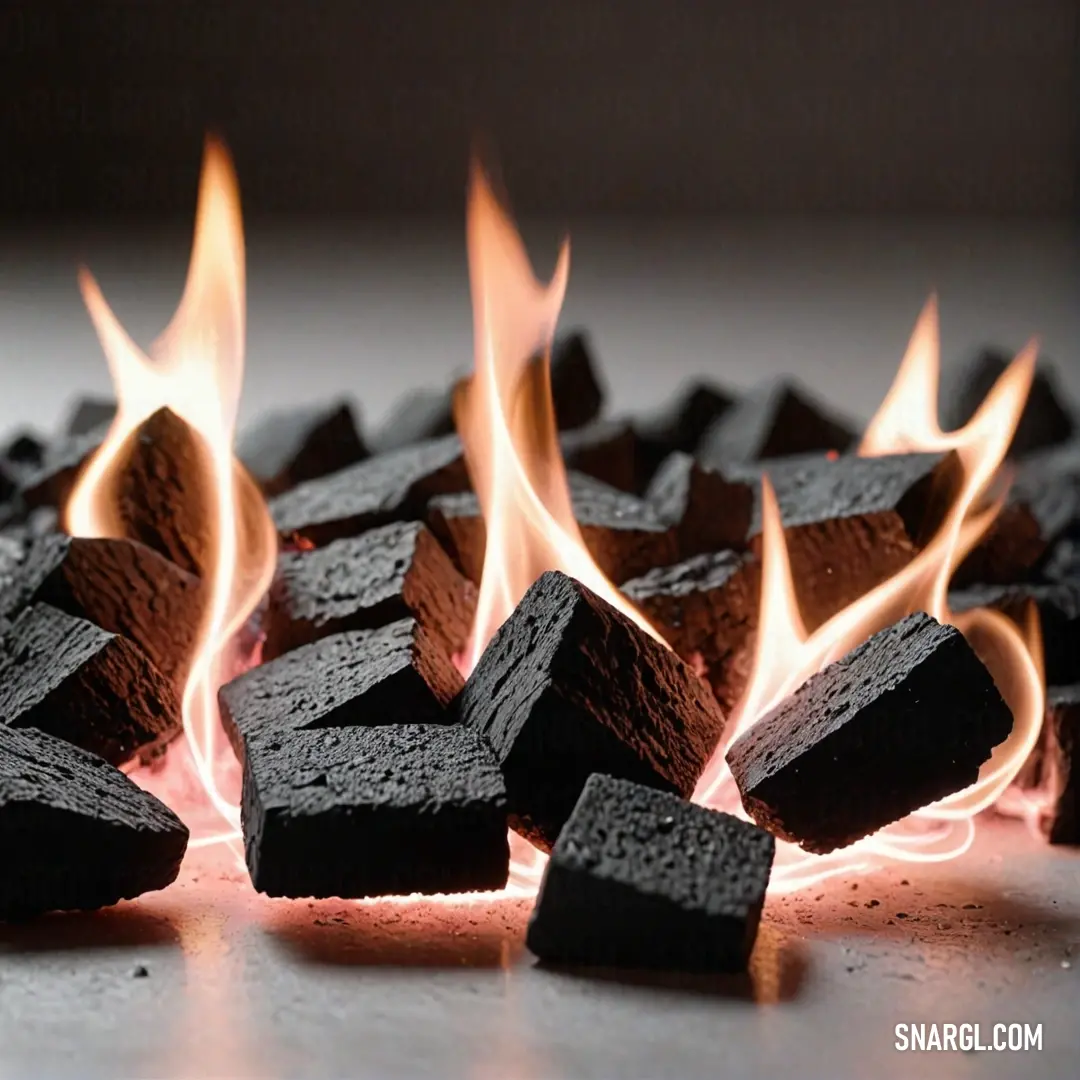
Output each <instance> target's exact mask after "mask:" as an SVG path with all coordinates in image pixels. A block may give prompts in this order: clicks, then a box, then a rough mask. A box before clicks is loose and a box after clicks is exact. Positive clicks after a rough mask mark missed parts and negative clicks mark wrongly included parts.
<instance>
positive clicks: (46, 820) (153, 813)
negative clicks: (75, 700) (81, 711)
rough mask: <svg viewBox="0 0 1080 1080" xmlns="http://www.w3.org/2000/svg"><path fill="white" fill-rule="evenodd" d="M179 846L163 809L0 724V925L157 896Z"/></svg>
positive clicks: (80, 757)
mask: <svg viewBox="0 0 1080 1080" xmlns="http://www.w3.org/2000/svg"><path fill="white" fill-rule="evenodd" d="M187 841H188V830H187V828H186V826H185V825H184V824H183V823H182V822H181V821H180V819H179V818H178V817H177V816H176V815H175V814H174V813H173V812H172V811H171V810H170V809H169V808H168V807H167V806H165V805H164V803H161V802H159V801H158V800H157V799H156V798H154V796H153V795H151V794H150V793H149V792H146V791H143V790H142V789H141V788H140V787H138V786H137V785H136V784H135V783H133V782H132V781H131V780H129V779H128V778H127V777H126V776H125V775H124V774H123V773H122V772H120V770H119V769H116V768H114V767H113V766H112V765H110V764H108V763H107V762H106V761H104V760H103V759H102V758H100V757H97V756H96V755H94V754H90V753H87V752H86V751H85V750H81V749H79V748H78V747H76V746H72V745H71V744H70V743H69V742H66V741H65V740H63V739H57V738H53V737H52V736H51V735H47V734H45V733H44V732H42V731H38V730H36V729H34V728H25V729H17V728H10V727H7V726H5V725H3V724H0V860H2V861H3V867H4V873H3V874H2V875H0V920H5V919H25V918H29V917H31V916H34V915H40V914H42V913H44V912H47V911H71V910H89V909H93V908H99V907H105V906H107V905H109V904H115V903H117V902H118V901H119V900H125V899H128V900H130V899H133V898H134V897H136V896H140V895H141V894H142V893H145V892H150V891H151V890H153V889H163V888H165V886H166V885H168V884H170V883H171V882H172V881H173V880H174V879H175V878H176V875H177V872H178V871H179V869H180V862H181V860H182V859H183V857H184V852H185V850H186V848H187Z"/></svg>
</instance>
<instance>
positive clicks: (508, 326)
mask: <svg viewBox="0 0 1080 1080" xmlns="http://www.w3.org/2000/svg"><path fill="white" fill-rule="evenodd" d="M467 237H468V252H469V277H470V282H471V286H472V298H473V332H474V336H475V351H476V359H475V373H474V375H473V377H472V378H471V379H470V380H469V381H468V383H466V384H464V385H463V386H462V387H461V388H460V390H459V393H458V395H457V399H456V401H455V419H456V421H457V427H458V431H459V432H460V433H461V440H462V444H463V446H464V450H465V458H466V461H467V462H468V466H469V474H470V476H471V477H472V481H473V487H474V489H475V490H476V493H477V497H478V499H479V501H480V509H481V512H482V513H483V516H484V522H485V525H486V529H487V545H486V548H485V551H484V568H483V575H482V578H481V582H480V595H479V599H478V601H477V607H476V619H475V622H474V624H473V630H472V634H471V636H470V641H469V646H468V655H467V657H466V659H465V663H464V666H465V668H466V669H467V670H468V671H471V670H472V669H473V668H474V667H475V666H476V662H477V661H478V660H479V659H480V654H481V653H482V652H483V651H484V648H485V647H486V646H487V643H488V642H489V641H490V640H491V638H492V636H493V635H494V633H495V631H496V630H498V628H499V627H500V626H501V625H502V623H503V622H504V621H505V620H506V619H507V617H508V616H509V615H510V613H511V612H512V611H513V610H514V608H515V607H516V606H517V603H518V601H519V600H520V599H521V597H522V596H523V595H524V594H525V592H526V591H527V590H528V588H529V586H531V585H532V583H533V582H534V581H535V580H536V579H537V578H538V577H539V576H540V575H541V574H542V573H544V572H545V571H546V570H562V571H564V572H565V573H567V574H569V575H571V576H572V577H575V578H577V580H578V581H580V582H582V583H583V584H584V585H586V586H588V587H589V588H590V589H592V590H593V592H595V593H597V594H598V595H599V596H602V597H603V598H604V599H605V600H607V601H608V603H610V604H613V605H614V606H615V607H616V608H618V609H619V610H620V611H622V612H623V614H625V615H627V616H628V617H629V618H631V619H633V620H634V621H635V622H636V623H637V624H638V625H639V626H641V627H643V628H644V629H645V630H647V631H648V632H649V633H650V634H652V636H653V637H655V638H656V639H657V640H662V638H660V635H659V634H658V633H657V632H656V630H655V629H654V628H653V627H652V626H651V625H650V624H649V623H648V621H647V620H646V619H645V618H644V617H643V616H642V615H641V614H640V612H638V611H637V609H636V608H634V606H633V605H632V604H631V603H630V602H629V601H628V600H626V598H625V597H623V596H622V595H621V594H620V593H619V591H618V590H617V589H616V588H615V586H614V585H612V583H611V582H610V581H609V580H608V579H607V578H606V577H605V576H604V574H603V573H602V572H601V571H600V569H599V568H598V567H597V565H596V563H595V562H594V561H593V559H592V556H591V555H590V554H589V552H588V549H587V548H586V547H585V543H584V541H583V540H582V538H581V531H580V530H579V529H578V525H577V522H576V520H575V518H574V511H573V507H572V506H571V502H570V492H569V488H568V485H567V480H566V470H565V467H564V465H563V460H562V454H561V451H560V448H559V440H558V436H557V434H556V427H555V416H554V409H553V407H552V401H551V384H550V378H549V363H550V351H551V342H552V338H553V337H554V334H555V324H556V322H557V321H558V317H559V311H560V309H561V308H562V302H563V296H564V295H565V293H566V282H567V277H568V275H569V270H570V245H569V241H564V242H563V245H562V247H561V248H560V250H559V258H558V263H557V264H556V267H555V272H554V274H553V275H552V278H551V281H550V282H549V283H548V284H547V285H546V286H545V285H541V284H540V283H539V282H538V281H537V280H536V278H535V277H534V275H533V271H532V267H531V265H530V263H529V257H528V254H527V253H526V251H525V246H524V244H523V243H522V241H521V237H520V236H519V235H518V233H517V230H516V229H515V228H514V224H513V222H512V221H511V220H510V218H509V216H508V215H507V213H506V212H505V210H503V208H502V207H501V206H500V205H499V202H498V200H497V199H496V198H495V195H494V193H493V192H492V190H491V185H490V183H489V181H488V178H487V176H486V175H485V173H484V170H483V169H482V168H481V167H480V165H479V164H477V163H476V162H474V163H473V168H472V177H471V183H470V186H469V205H468V222H467ZM537 354H540V356H541V360H540V361H539V362H536V361H533V360H532V359H531V358H532V357H534V356H536V355H537Z"/></svg>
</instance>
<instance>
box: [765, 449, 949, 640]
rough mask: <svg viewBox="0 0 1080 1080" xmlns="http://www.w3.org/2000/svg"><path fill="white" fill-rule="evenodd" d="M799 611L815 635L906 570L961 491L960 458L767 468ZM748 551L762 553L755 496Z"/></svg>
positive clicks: (899, 457) (901, 457)
mask: <svg viewBox="0 0 1080 1080" xmlns="http://www.w3.org/2000/svg"><path fill="white" fill-rule="evenodd" d="M763 468H764V471H765V472H766V474H767V475H768V477H769V480H770V482H771V483H772V486H773V490H774V491H775V493H776V500H777V504H778V505H779V508H780V516H781V519H782V521H783V523H784V538H785V541H786V543H787V548H788V556H789V558H790V560H791V570H792V577H793V579H794V582H795V591H796V594H797V596H798V599H799V608H800V610H801V612H802V616H803V620H804V621H805V623H806V625H807V628H808V629H810V630H814V629H816V628H817V627H818V626H820V625H821V624H822V623H823V622H825V621H826V620H827V619H829V618H830V617H831V616H833V615H835V614H836V613H837V612H838V611H841V610H842V609H843V608H845V607H846V606H847V605H848V604H850V603H852V602H854V601H855V600H857V599H859V598H860V597H861V596H863V595H864V594H865V593H866V592H868V591H869V590H870V589H872V588H874V587H875V586H876V585H878V584H880V583H881V582H882V581H884V580H885V579H886V578H889V577H891V576H892V575H893V574H895V573H897V572H898V571H899V570H901V569H903V567H905V566H906V565H907V564H908V563H909V562H910V561H911V560H912V559H913V558H914V557H915V555H916V554H917V553H918V551H919V550H920V549H921V548H922V546H923V544H925V543H926V541H928V540H929V539H930V538H931V537H932V536H933V535H934V533H935V531H936V530H937V528H938V527H939V525H940V523H941V521H942V519H943V517H944V511H945V510H946V508H947V507H948V506H949V505H950V503H951V501H952V499H953V498H954V497H955V494H956V492H957V490H958V484H959V477H960V466H959V461H958V459H957V456H956V454H955V453H952V452H950V453H945V454H895V455H891V456H887V457H876V458H860V457H847V456H845V457H840V458H837V459H835V460H830V459H828V458H825V457H818V456H814V457H810V458H797V459H795V460H790V461H785V460H778V461H775V462H768V463H767V467H765V466H763ZM756 491H757V498H756V501H755V508H754V518H753V521H752V523H751V526H750V534H751V540H750V547H751V550H753V551H754V552H756V553H758V554H760V551H761V499H760V485H758V487H757V489H756Z"/></svg>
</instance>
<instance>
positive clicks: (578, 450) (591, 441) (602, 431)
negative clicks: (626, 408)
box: [559, 419, 639, 492]
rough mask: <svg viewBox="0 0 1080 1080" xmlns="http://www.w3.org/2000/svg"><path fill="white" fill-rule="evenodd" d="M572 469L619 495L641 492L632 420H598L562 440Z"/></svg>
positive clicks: (566, 461) (564, 435)
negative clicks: (619, 493)
mask: <svg viewBox="0 0 1080 1080" xmlns="http://www.w3.org/2000/svg"><path fill="white" fill-rule="evenodd" d="M559 445H560V447H561V449H562V456H563V461H564V462H565V463H566V467H567V468H568V469H573V470H575V471H576V472H579V473H584V474H585V475H586V476H591V477H593V478H594V479H595V480H599V481H601V482H602V483H604V484H607V485H608V486H609V487H613V488H618V490H619V491H628V492H637V491H638V490H639V484H638V436H637V432H636V431H635V430H634V425H633V422H632V421H630V420H625V419H623V420H619V419H611V420H595V421H593V422H592V423H590V424H585V425H584V426H583V427H580V428H576V429H575V430H573V431H564V432H563V433H562V434H561V435H560V436H559Z"/></svg>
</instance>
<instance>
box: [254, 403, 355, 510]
mask: <svg viewBox="0 0 1080 1080" xmlns="http://www.w3.org/2000/svg"><path fill="white" fill-rule="evenodd" d="M236 456H237V457H238V458H239V459H240V461H241V462H242V463H243V465H244V466H245V468H246V469H247V470H248V472H250V473H251V475H252V476H253V477H254V478H255V480H256V481H257V482H258V484H259V487H260V488H262V490H263V492H264V493H265V494H267V495H279V494H281V492H283V491H288V490H289V489H290V488H294V487H296V485H297V484H301V483H303V482H304V481H305V480H314V479H315V478H316V477H319V476H326V475H327V474H328V473H333V472H337V471H338V470H339V469H345V468H347V467H348V466H350V465H355V464H356V462H358V461H363V460H364V458H366V457H367V456H368V449H367V447H366V446H365V445H364V440H363V438H362V437H361V435H360V427H359V425H358V424H357V421H356V413H355V410H354V408H353V405H352V403H351V402H349V401H344V400H339V401H331V402H327V403H324V404H321V405H308V406H303V407H298V408H293V409H281V410H276V411H274V412H271V413H267V414H265V415H264V416H261V417H259V418H258V419H257V420H256V421H255V423H254V424H252V425H251V426H250V427H248V428H245V430H244V431H243V432H241V434H240V437H239V439H238V440H237V446H236Z"/></svg>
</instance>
